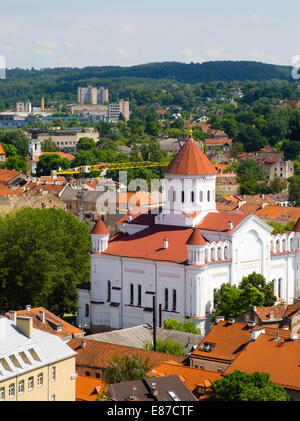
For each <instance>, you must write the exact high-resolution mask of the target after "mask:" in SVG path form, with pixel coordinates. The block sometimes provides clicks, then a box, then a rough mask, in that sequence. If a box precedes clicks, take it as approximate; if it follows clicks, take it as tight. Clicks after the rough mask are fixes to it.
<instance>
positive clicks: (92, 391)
mask: <svg viewBox="0 0 300 421" xmlns="http://www.w3.org/2000/svg"><path fill="white" fill-rule="evenodd" d="M105 391H107V384H106V383H105V381H104V380H102V379H96V378H95V377H88V376H81V375H78V376H77V378H76V392H75V399H76V401H96V399H97V398H98V393H100V394H101V392H105Z"/></svg>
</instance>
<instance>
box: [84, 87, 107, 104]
mask: <svg viewBox="0 0 300 421" xmlns="http://www.w3.org/2000/svg"><path fill="white" fill-rule="evenodd" d="M77 101H78V104H93V105H96V104H105V102H108V89H104V88H103V87H101V88H94V87H93V86H91V85H89V86H87V87H86V88H82V87H78V88H77Z"/></svg>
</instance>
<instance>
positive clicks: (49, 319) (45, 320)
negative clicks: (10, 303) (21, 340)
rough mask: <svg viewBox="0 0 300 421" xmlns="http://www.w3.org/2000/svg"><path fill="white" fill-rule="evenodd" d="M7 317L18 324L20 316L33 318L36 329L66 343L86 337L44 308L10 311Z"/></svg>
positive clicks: (83, 333) (27, 307) (79, 330)
mask: <svg viewBox="0 0 300 421" xmlns="http://www.w3.org/2000/svg"><path fill="white" fill-rule="evenodd" d="M5 315H6V317H8V318H9V319H10V320H12V321H14V322H16V320H17V317H18V316H22V317H31V318H32V326H33V328H34V329H39V330H42V331H43V332H48V333H51V334H52V335H56V336H58V337H59V338H60V339H62V340H63V341H64V342H68V341H70V340H71V339H72V338H73V337H75V338H77V337H78V338H80V337H82V336H84V335H85V331H84V330H81V329H78V327H76V326H73V325H71V324H70V323H67V322H66V321H65V320H63V319H61V318H60V317H58V316H56V315H55V314H53V313H51V312H50V311H49V310H47V309H45V308H43V307H36V308H31V306H30V305H27V306H26V309H24V310H18V311H14V310H10V311H9V312H8V313H6V314H5Z"/></svg>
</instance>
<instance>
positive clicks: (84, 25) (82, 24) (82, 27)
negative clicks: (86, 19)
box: [79, 23, 90, 30]
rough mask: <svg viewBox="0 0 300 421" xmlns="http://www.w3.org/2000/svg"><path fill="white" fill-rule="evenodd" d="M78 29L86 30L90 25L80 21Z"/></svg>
mask: <svg viewBox="0 0 300 421" xmlns="http://www.w3.org/2000/svg"><path fill="white" fill-rule="evenodd" d="M79 29H83V30H87V29H90V27H89V25H86V24H84V23H81V24H80V25H79Z"/></svg>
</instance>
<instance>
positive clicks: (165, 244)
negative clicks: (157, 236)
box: [164, 237, 169, 249]
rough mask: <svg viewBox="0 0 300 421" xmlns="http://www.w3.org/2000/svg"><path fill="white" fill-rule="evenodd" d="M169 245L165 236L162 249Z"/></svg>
mask: <svg viewBox="0 0 300 421" xmlns="http://www.w3.org/2000/svg"><path fill="white" fill-rule="evenodd" d="M168 247H169V243H168V240H167V237H165V238H164V249H167V248H168Z"/></svg>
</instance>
